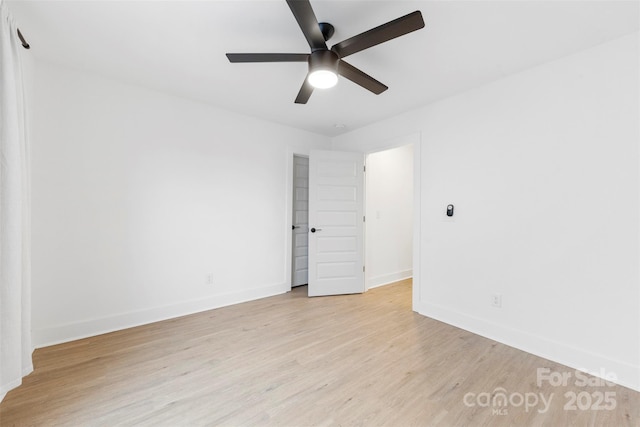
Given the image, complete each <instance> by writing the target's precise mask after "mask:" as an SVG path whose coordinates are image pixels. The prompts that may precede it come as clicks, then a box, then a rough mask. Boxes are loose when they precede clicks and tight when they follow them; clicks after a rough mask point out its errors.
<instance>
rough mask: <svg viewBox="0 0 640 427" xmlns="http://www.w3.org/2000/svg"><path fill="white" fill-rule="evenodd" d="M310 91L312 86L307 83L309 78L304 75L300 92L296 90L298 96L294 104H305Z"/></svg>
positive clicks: (311, 91)
mask: <svg viewBox="0 0 640 427" xmlns="http://www.w3.org/2000/svg"><path fill="white" fill-rule="evenodd" d="M312 93H313V86H311V85H310V84H309V80H308V79H307V78H306V77H305V78H304V83H302V87H301V88H300V92H298V96H297V97H296V101H295V102H296V104H306V103H307V101H308V100H309V98H310V97H311V94H312Z"/></svg>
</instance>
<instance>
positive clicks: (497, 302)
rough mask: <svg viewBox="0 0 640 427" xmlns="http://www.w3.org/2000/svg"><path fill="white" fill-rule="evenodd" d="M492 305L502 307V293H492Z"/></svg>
mask: <svg viewBox="0 0 640 427" xmlns="http://www.w3.org/2000/svg"><path fill="white" fill-rule="evenodd" d="M491 305H492V306H493V307H496V308H502V295H500V294H493V295H491Z"/></svg>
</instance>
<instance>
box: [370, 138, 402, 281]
mask: <svg viewBox="0 0 640 427" xmlns="http://www.w3.org/2000/svg"><path fill="white" fill-rule="evenodd" d="M366 181H367V182H366V206H365V212H366V213H365V215H366V218H367V221H366V227H365V229H366V234H365V247H366V251H365V265H366V267H367V268H366V271H365V280H366V285H367V288H373V287H376V286H381V285H386V284H389V283H392V282H395V281H397V280H402V279H406V278H408V277H411V276H412V268H413V267H412V266H413V259H412V257H413V251H412V240H413V145H411V144H409V145H405V146H402V147H398V148H393V149H390V150H385V151H380V152H376V153H372V154H369V155H368V156H367V173H366Z"/></svg>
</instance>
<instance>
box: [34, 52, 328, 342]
mask: <svg viewBox="0 0 640 427" xmlns="http://www.w3.org/2000/svg"><path fill="white" fill-rule="evenodd" d="M35 68H36V77H35V78H36V81H35V85H34V91H33V92H34V100H33V101H34V102H33V105H34V111H33V120H32V122H33V123H32V125H33V132H32V156H33V183H32V184H33V315H34V317H33V328H34V341H35V344H36V345H37V346H42V345H44V344H49V343H53V342H59V341H66V340H70V339H74V338H77V337H82V336H88V335H95V334H98V333H101V332H105V331H109V330H114V329H120V328H124V327H129V326H132V325H136V324H141V323H147V322H151V321H155V320H159V319H164V318H168V317H173V316H177V315H183V314H187V313H191V312H195V311H201V310H205V309H209V308H213V307H218V306H222V305H227V304H230V303H235V302H240V301H243V300H247V299H253V298H259V297H263V296H267V295H273V294H277V293H281V292H285V291H286V290H288V289H289V283H288V280H289V272H288V270H287V269H286V267H285V266H286V264H287V262H286V259H287V258H288V257H290V254H289V253H287V252H286V250H287V249H286V248H287V236H288V234H287V233H288V230H290V224H289V223H288V220H287V215H288V212H287V211H286V199H287V197H288V196H290V195H289V193H290V188H289V187H288V185H287V179H286V175H287V170H288V168H289V167H290V166H289V163H290V162H291V158H290V157H291V156H292V152H298V153H302V154H304V153H308V151H309V149H311V148H319V149H326V148H328V146H329V140H328V139H327V138H324V137H321V136H318V135H315V134H311V133H307V132H303V131H300V130H296V129H292V128H288V127H284V126H280V125H276V124H273V123H269V122H266V121H261V120H257V119H253V118H250V117H246V116H240V115H236V114H233V113H230V112H226V111H224V110H220V109H215V108H212V107H209V106H206V105H204V104H200V103H196V102H191V101H189V100H184V99H180V98H175V97H171V96H168V95H165V94H162V93H159V92H154V91H151V90H146V89H143V88H139V87H134V86H128V85H126V84H121V83H119V82H116V81H112V80H107V79H103V78H101V77H98V76H93V75H88V74H84V73H81V72H77V71H74V70H71V69H67V68H61V67H58V66H56V65H52V64H48V63H43V62H38V63H37V64H36V67H35ZM208 273H211V274H212V276H213V284H207V283H206V276H207V274H208Z"/></svg>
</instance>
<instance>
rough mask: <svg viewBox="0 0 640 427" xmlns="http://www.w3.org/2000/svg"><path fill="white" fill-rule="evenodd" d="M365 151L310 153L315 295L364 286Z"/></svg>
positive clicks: (312, 288) (311, 265)
mask: <svg viewBox="0 0 640 427" xmlns="http://www.w3.org/2000/svg"><path fill="white" fill-rule="evenodd" d="M363 190H364V155H363V154H362V153H346V152H340V151H311V155H310V156H309V227H310V229H309V296H319V295H338V294H353V293H361V292H364V271H363V270H364V250H363V247H364V245H363V240H364V233H363V232H364V226H363V222H364V216H363V215H364V191H363Z"/></svg>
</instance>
